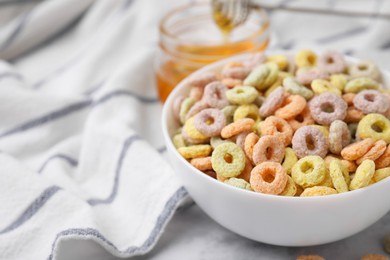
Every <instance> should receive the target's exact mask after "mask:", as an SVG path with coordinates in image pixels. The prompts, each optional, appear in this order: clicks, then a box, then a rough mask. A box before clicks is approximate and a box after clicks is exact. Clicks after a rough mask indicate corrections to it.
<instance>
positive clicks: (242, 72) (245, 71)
mask: <svg viewBox="0 0 390 260" xmlns="http://www.w3.org/2000/svg"><path fill="white" fill-rule="evenodd" d="M250 72H251V70H250V69H249V68H245V67H233V68H226V69H223V70H222V78H231V79H239V80H243V79H245V78H246V77H247V76H248V75H249V73H250Z"/></svg>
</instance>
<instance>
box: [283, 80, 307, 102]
mask: <svg viewBox="0 0 390 260" xmlns="http://www.w3.org/2000/svg"><path fill="white" fill-rule="evenodd" d="M283 87H284V89H285V90H286V91H287V92H289V93H291V94H293V95H300V96H302V97H304V98H305V99H306V100H309V99H311V98H312V97H313V95H314V93H313V91H311V90H310V89H308V88H306V87H305V86H303V85H301V83H299V82H298V81H297V80H296V79H295V78H293V77H287V78H285V79H284V80H283Z"/></svg>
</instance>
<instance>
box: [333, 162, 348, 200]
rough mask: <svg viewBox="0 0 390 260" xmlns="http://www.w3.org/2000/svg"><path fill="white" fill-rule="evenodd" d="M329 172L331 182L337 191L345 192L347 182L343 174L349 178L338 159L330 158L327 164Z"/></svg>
mask: <svg viewBox="0 0 390 260" xmlns="http://www.w3.org/2000/svg"><path fill="white" fill-rule="evenodd" d="M329 173H330V177H331V178H332V183H333V186H334V187H335V189H336V190H337V192H338V193H342V192H347V191H348V190H349V189H348V184H347V181H346V180H345V176H348V178H349V172H348V171H347V169H346V168H345V167H344V165H343V164H342V163H341V162H340V160H332V161H331V162H330V165H329Z"/></svg>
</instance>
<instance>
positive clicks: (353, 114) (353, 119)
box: [344, 106, 364, 123]
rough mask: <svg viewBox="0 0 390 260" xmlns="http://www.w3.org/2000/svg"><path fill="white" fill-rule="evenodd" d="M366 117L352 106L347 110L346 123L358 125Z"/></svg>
mask: <svg viewBox="0 0 390 260" xmlns="http://www.w3.org/2000/svg"><path fill="white" fill-rule="evenodd" d="M363 117H364V113H363V112H362V111H360V110H358V109H357V108H356V107H354V106H350V107H348V108H347V115H346V116H345V118H344V121H345V122H346V123H357V122H359V121H360V119H362V118H363Z"/></svg>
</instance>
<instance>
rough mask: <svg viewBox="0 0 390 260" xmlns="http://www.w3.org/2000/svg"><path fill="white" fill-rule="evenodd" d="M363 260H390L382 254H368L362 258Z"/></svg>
mask: <svg viewBox="0 0 390 260" xmlns="http://www.w3.org/2000/svg"><path fill="white" fill-rule="evenodd" d="M361 260H389V258H388V257H387V256H384V255H380V254H368V255H364V256H362V258H361Z"/></svg>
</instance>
